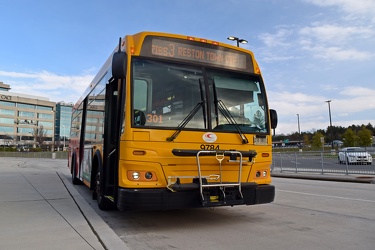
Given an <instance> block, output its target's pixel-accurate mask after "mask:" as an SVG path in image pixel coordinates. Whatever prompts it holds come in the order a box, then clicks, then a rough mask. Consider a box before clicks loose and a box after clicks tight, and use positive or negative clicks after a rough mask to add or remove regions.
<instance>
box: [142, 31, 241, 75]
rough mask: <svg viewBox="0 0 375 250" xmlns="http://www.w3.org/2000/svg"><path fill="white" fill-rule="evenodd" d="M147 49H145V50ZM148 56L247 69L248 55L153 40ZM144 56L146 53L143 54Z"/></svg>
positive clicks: (170, 41) (172, 41) (171, 41)
mask: <svg viewBox="0 0 375 250" xmlns="http://www.w3.org/2000/svg"><path fill="white" fill-rule="evenodd" d="M218 48H220V47H218ZM143 49H145V48H143ZM143 49H142V52H146V51H147V50H149V49H150V51H148V53H147V52H146V53H147V54H149V53H150V52H151V53H150V54H151V55H152V56H161V57H170V58H176V59H182V60H188V61H199V62H204V63H209V64H215V65H220V66H225V67H231V68H237V69H246V55H245V54H240V53H234V52H229V51H224V50H222V49H211V48H207V47H204V46H197V45H194V44H191V43H189V44H188V43H179V42H176V41H174V40H162V39H158V38H152V41H151V46H150V48H149V49H146V51H145V50H143ZM141 54H144V53H141Z"/></svg>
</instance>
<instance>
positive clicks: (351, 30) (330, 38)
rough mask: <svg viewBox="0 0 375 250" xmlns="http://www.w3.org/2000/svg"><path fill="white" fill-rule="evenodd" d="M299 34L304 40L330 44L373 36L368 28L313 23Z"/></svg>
mask: <svg viewBox="0 0 375 250" xmlns="http://www.w3.org/2000/svg"><path fill="white" fill-rule="evenodd" d="M299 33H300V34H301V35H302V36H304V37H305V39H306V38H311V39H314V40H317V41H319V42H326V43H331V44H340V43H347V42H348V40H350V39H368V38H371V37H372V36H373V35H374V31H373V29H372V28H370V27H355V26H339V25H333V24H319V23H314V24H313V25H312V26H310V27H304V28H302V29H301V30H300V31H299Z"/></svg>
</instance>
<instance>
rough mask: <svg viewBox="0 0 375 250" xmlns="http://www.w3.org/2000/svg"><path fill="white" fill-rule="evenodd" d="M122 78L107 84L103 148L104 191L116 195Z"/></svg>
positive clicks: (106, 193) (108, 194)
mask: <svg viewBox="0 0 375 250" xmlns="http://www.w3.org/2000/svg"><path fill="white" fill-rule="evenodd" d="M121 82H122V81H121V80H117V79H113V78H112V79H110V81H109V83H108V84H107V86H106V97H105V118H104V119H105V120H104V149H103V175H104V176H103V179H102V180H103V182H104V183H103V184H102V185H103V192H104V195H106V196H114V197H116V191H117V188H116V187H117V173H118V170H117V168H118V148H119V140H120V139H119V137H120V122H121V118H122V117H121V115H120V113H119V112H120V111H121V110H122V108H121V105H120V102H121V98H120V96H121V95H120V93H121V92H120V87H121Z"/></svg>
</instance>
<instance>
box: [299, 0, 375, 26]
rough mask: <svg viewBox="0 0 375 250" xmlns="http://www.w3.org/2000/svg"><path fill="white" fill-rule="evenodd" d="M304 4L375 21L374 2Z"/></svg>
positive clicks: (317, 1)
mask: <svg viewBox="0 0 375 250" xmlns="http://www.w3.org/2000/svg"><path fill="white" fill-rule="evenodd" d="M305 1H306V2H309V3H312V4H315V5H318V6H321V7H337V8H339V9H341V10H342V11H344V12H346V13H348V14H349V15H351V16H355V17H357V18H360V17H363V16H365V17H368V18H371V19H372V21H375V18H374V16H375V1H374V0H355V1H354V0H305Z"/></svg>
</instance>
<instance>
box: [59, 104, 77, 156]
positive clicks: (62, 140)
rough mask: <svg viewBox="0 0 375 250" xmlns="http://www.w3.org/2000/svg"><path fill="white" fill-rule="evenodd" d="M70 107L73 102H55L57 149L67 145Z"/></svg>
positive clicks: (64, 147) (70, 117) (63, 148)
mask: <svg viewBox="0 0 375 250" xmlns="http://www.w3.org/2000/svg"><path fill="white" fill-rule="evenodd" d="M72 108H73V103H68V104H67V103H65V102H58V103H56V116H55V145H56V149H57V150H65V149H66V147H68V145H69V139H70V122H71V119H72Z"/></svg>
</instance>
